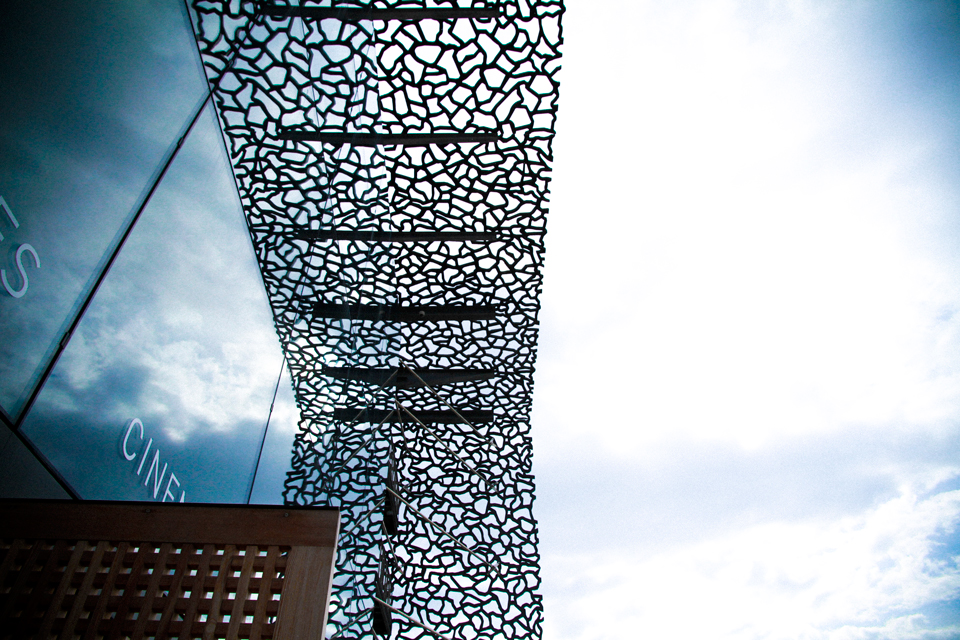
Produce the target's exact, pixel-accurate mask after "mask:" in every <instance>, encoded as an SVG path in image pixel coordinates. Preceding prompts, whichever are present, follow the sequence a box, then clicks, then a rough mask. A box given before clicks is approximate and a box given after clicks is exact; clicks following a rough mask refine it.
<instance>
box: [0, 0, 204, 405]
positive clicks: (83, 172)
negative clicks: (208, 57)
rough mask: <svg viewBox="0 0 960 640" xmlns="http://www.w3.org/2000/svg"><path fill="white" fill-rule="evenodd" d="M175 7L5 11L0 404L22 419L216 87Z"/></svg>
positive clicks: (21, 5) (93, 4) (0, 18)
mask: <svg viewBox="0 0 960 640" xmlns="http://www.w3.org/2000/svg"><path fill="white" fill-rule="evenodd" d="M191 32H192V30H191V28H190V23H189V19H188V17H187V13H186V10H185V8H184V6H183V4H182V3H181V2H179V1H178V0H153V1H145V2H120V3H117V2H106V1H104V0H90V1H86V2H70V3H39V2H32V3H27V2H14V3H9V2H8V3H3V5H2V8H0V96H2V99H0V198H2V199H3V201H2V202H0V208H2V211H0V234H2V240H0V268H2V269H3V271H2V273H0V275H2V276H3V282H2V283H0V284H2V287H0V406H2V408H3V410H4V411H5V412H6V414H7V417H8V418H12V419H14V420H15V419H17V417H18V415H19V414H20V413H21V411H22V409H23V406H24V403H25V402H26V401H27V399H28V398H29V396H30V394H31V393H32V391H33V390H34V388H35V386H36V384H37V383H38V381H39V378H40V376H41V374H42V372H43V371H44V369H45V368H46V366H47V364H48V362H49V360H50V358H51V357H52V356H53V354H54V353H55V351H56V347H57V345H58V344H59V342H60V340H61V338H62V336H63V333H64V331H66V330H67V329H68V328H69V326H70V324H71V322H72V319H73V318H74V317H75V313H76V311H77V309H78V308H79V306H80V304H81V303H82V301H83V300H84V298H85V296H86V294H87V292H88V291H89V290H90V287H91V285H92V283H93V282H94V281H95V280H96V276H97V274H98V273H99V270H100V268H101V267H102V266H103V264H104V263H105V261H106V260H107V258H108V256H109V255H110V249H111V248H112V247H113V246H115V245H116V242H117V239H118V237H119V235H120V234H121V233H122V230H123V229H124V228H125V226H126V224H127V223H128V221H129V220H130V219H131V217H132V215H133V214H134V212H135V211H136V209H137V206H138V203H139V202H140V201H141V200H142V199H143V197H144V195H145V194H146V192H147V191H148V189H149V187H150V185H151V184H152V182H153V181H154V179H155V177H156V176H157V175H158V173H159V170H160V167H161V165H162V163H163V160H164V158H165V157H167V155H168V154H169V153H170V152H172V150H173V147H174V145H175V142H176V140H177V139H178V137H179V136H180V135H181V133H182V131H184V130H185V128H186V124H187V122H188V121H189V119H190V117H191V116H192V114H194V113H195V112H196V109H197V108H198V107H199V105H200V103H201V100H202V99H203V97H204V95H205V93H206V83H205V81H204V79H203V72H202V69H201V68H200V66H199V58H198V54H197V48H196V43H195V41H194V39H193V38H192V34H191Z"/></svg>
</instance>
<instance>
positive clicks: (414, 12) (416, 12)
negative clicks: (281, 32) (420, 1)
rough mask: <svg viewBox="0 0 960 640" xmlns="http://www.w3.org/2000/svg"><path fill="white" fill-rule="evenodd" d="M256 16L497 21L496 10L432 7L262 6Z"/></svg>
mask: <svg viewBox="0 0 960 640" xmlns="http://www.w3.org/2000/svg"><path fill="white" fill-rule="evenodd" d="M260 13H261V14H262V15H264V16H266V17H268V18H303V19H304V20H328V19H333V20H342V21H343V22H355V21H358V20H469V19H483V18H497V17H499V16H500V9H499V8H497V7H482V8H476V9H473V8H471V9H465V8H459V7H455V8H440V7H437V8H432V9H416V8H412V9H375V8H369V7H302V6H301V7H293V6H281V5H262V6H261V8H260Z"/></svg>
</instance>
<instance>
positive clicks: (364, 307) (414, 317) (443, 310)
mask: <svg viewBox="0 0 960 640" xmlns="http://www.w3.org/2000/svg"><path fill="white" fill-rule="evenodd" d="M313 315H314V317H317V318H337V319H341V320H374V321H382V322H438V321H440V320H477V321H479V320H493V319H495V318H496V316H497V307H496V306H495V305H481V304H476V305H457V304H439V305H424V306H404V305H399V304H394V305H379V304H335V303H329V302H318V303H317V304H315V305H314V307H313Z"/></svg>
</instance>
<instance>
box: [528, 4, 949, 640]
mask: <svg viewBox="0 0 960 640" xmlns="http://www.w3.org/2000/svg"><path fill="white" fill-rule="evenodd" d="M564 35H565V49H564V62H563V65H564V68H563V71H562V72H561V73H562V75H561V100H560V104H561V107H560V118H559V122H558V137H557V144H556V168H555V172H554V181H553V184H552V198H551V200H552V201H551V213H550V216H551V218H550V223H549V231H550V232H549V234H548V236H547V262H546V270H545V274H546V285H545V291H544V296H543V305H544V306H543V312H542V316H541V320H542V324H543V331H542V333H541V342H540V354H539V360H538V365H537V374H536V387H535V394H534V398H535V400H534V419H533V424H534V437H535V451H536V453H535V471H536V473H537V482H538V496H539V497H538V502H537V512H536V513H537V516H538V518H539V519H540V522H541V543H542V546H541V552H542V554H543V578H544V586H543V593H544V597H545V618H546V622H545V637H546V638H547V639H548V640H557V639H564V640H566V639H576V640H588V639H590V640H593V639H601V638H623V637H632V636H640V635H643V636H649V637H657V638H693V637H697V638H702V637H709V638H781V637H782V638H960V613H958V610H960V535H958V533H957V532H956V526H957V524H958V522H960V464H958V462H957V460H958V457H957V453H958V448H960V439H958V436H960V422H958V417H960V384H958V383H960V350H958V347H960V333H958V332H960V315H958V312H960V277H958V274H960V269H958V267H960V264H958V257H960V256H958V248H960V237H958V235H960V228H958V222H960V161H958V157H957V148H960V145H958V142H960V141H958V134H960V130H958V127H960V125H958V122H960V119H958V118H957V116H958V115H960V114H958V113H957V111H958V105H960V12H958V5H957V4H956V3H944V2H912V3H892V2H891V3H876V2H804V1H797V2H736V1H722V0H712V1H709V2H700V1H696V0H681V1H679V2H670V3H664V2H643V1H632V2H602V1H595V2H590V3H585V2H580V1H577V0H571V1H570V2H569V3H568V12H567V14H566V15H565V18H564Z"/></svg>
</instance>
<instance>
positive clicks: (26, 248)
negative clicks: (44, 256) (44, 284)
mask: <svg viewBox="0 0 960 640" xmlns="http://www.w3.org/2000/svg"><path fill="white" fill-rule="evenodd" d="M24 253H29V254H30V255H32V256H33V264H34V266H36V267H37V269H39V268H40V256H38V255H37V250H36V249H34V248H33V245H32V244H22V245H20V246H19V247H17V257H16V260H17V271H19V272H20V282H21V283H22V285H21V286H20V288H19V289H14V288H13V287H11V286H10V281H9V280H7V270H6V269H0V280H2V281H3V288H4V289H6V290H7V293H9V294H10V295H11V296H13V297H14V298H22V297H23V294H25V293H26V292H27V287H29V286H30V281H29V280H28V279H27V270H26V269H25V268H24V266H23V254H24Z"/></svg>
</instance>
